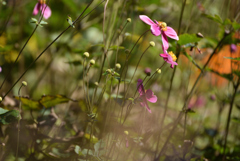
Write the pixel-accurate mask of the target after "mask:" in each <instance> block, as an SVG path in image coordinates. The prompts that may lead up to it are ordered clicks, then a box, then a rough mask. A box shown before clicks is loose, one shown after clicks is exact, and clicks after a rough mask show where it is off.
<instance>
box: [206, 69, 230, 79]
mask: <svg viewBox="0 0 240 161" xmlns="http://www.w3.org/2000/svg"><path fill="white" fill-rule="evenodd" d="M206 71H210V72H212V73H215V74H217V75H218V76H220V77H223V78H226V79H228V80H230V81H231V80H232V79H233V76H232V74H231V73H228V74H226V73H219V72H217V71H215V70H212V69H210V68H206Z"/></svg>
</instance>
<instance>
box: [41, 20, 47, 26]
mask: <svg viewBox="0 0 240 161" xmlns="http://www.w3.org/2000/svg"><path fill="white" fill-rule="evenodd" d="M40 24H41V25H46V24H48V23H47V22H45V21H43V20H42V21H41V22H40Z"/></svg>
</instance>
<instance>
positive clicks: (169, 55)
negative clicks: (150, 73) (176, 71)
mask: <svg viewBox="0 0 240 161" xmlns="http://www.w3.org/2000/svg"><path fill="white" fill-rule="evenodd" d="M163 52H164V54H159V55H160V56H161V57H163V59H164V61H166V62H167V63H169V64H171V66H170V67H171V68H173V67H174V65H178V63H176V60H177V57H176V56H175V55H174V54H173V52H171V51H170V52H169V53H167V50H164V49H163Z"/></svg>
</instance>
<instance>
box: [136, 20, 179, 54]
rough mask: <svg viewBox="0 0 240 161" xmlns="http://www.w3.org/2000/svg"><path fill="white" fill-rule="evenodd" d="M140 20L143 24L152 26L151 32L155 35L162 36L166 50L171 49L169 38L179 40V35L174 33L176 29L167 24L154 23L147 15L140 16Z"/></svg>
mask: <svg viewBox="0 0 240 161" xmlns="http://www.w3.org/2000/svg"><path fill="white" fill-rule="evenodd" d="M139 18H140V19H141V20H142V21H143V22H145V23H146V24H148V25H150V26H151V31H152V34H153V35H155V36H159V35H161V34H162V43H163V47H164V49H166V50H167V49H168V47H169V44H168V39H167V36H168V37H170V38H172V39H175V40H179V38H178V36H177V33H176V32H175V31H174V29H173V28H171V27H169V26H167V24H166V23H165V22H160V21H156V20H155V22H153V21H152V20H151V19H150V18H149V17H147V16H145V15H140V16H139Z"/></svg>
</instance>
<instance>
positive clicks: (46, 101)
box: [39, 95, 70, 108]
mask: <svg viewBox="0 0 240 161" xmlns="http://www.w3.org/2000/svg"><path fill="white" fill-rule="evenodd" d="M69 100H70V99H69V98H67V97H65V96H62V95H56V96H50V95H48V96H42V98H41V99H40V100H39V102H40V103H41V104H42V105H43V106H44V107H45V108H49V107H53V106H56V105H58V104H61V103H66V102H68V101H69Z"/></svg>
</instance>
